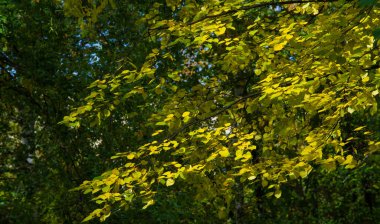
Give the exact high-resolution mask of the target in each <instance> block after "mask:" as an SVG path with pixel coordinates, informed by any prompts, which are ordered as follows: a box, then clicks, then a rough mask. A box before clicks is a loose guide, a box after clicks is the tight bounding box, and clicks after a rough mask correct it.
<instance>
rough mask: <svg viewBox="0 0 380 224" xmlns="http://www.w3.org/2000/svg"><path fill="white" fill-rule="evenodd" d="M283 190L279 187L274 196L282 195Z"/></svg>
mask: <svg viewBox="0 0 380 224" xmlns="http://www.w3.org/2000/svg"><path fill="white" fill-rule="evenodd" d="M281 193H282V192H281V190H280V189H277V190H276V192H274V196H275V197H276V198H280V197H281Z"/></svg>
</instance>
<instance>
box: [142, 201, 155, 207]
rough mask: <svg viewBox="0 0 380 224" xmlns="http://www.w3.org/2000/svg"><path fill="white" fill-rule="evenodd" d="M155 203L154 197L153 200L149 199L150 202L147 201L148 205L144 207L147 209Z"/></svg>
mask: <svg viewBox="0 0 380 224" xmlns="http://www.w3.org/2000/svg"><path fill="white" fill-rule="evenodd" d="M153 204H154V200H153V199H152V200H150V201H148V203H146V205H145V206H144V207H143V208H142V209H146V208H148V207H149V206H151V205H153Z"/></svg>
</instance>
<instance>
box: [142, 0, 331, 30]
mask: <svg viewBox="0 0 380 224" xmlns="http://www.w3.org/2000/svg"><path fill="white" fill-rule="evenodd" d="M337 1H338V0H307V1H300V0H298V1H286V2H264V3H258V4H256V5H251V6H243V7H241V8H238V9H232V10H229V11H226V12H222V13H219V14H216V15H209V16H205V17H203V18H200V19H197V20H195V21H192V22H188V23H186V24H185V25H187V26H190V25H193V24H196V23H199V22H201V21H203V20H206V19H212V18H216V17H219V16H224V15H228V14H231V13H236V12H239V11H242V10H250V9H255V8H261V7H266V6H273V5H289V4H302V3H313V2H315V3H321V2H337ZM168 28H169V27H158V28H154V29H149V30H160V29H168Z"/></svg>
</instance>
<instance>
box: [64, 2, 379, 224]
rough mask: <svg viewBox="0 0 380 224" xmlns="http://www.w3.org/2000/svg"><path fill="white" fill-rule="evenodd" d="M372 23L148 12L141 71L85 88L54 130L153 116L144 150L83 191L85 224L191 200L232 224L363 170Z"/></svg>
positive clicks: (131, 152) (343, 5) (276, 13)
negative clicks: (131, 106) (183, 197)
mask: <svg viewBox="0 0 380 224" xmlns="http://www.w3.org/2000/svg"><path fill="white" fill-rule="evenodd" d="M105 2H107V1H105ZM68 7H70V5H69V6H68ZM168 9H171V12H169V13H168ZM379 13H380V11H379V9H378V4H377V3H376V1H358V2H357V1H334V0H331V1H322V2H321V1H259V2H257V1H240V0H233V1H176V0H172V1H169V0H167V1H166V2H165V3H159V2H156V3H154V4H153V6H152V7H151V9H150V10H149V11H148V13H146V14H144V18H143V19H142V20H141V21H140V22H142V23H145V24H148V26H149V27H148V28H147V30H146V38H148V39H149V40H150V41H151V46H155V47H154V48H153V49H152V50H151V52H150V53H149V54H148V55H147V56H146V58H145V62H143V63H138V64H136V65H134V64H133V61H131V64H132V65H131V67H130V68H128V69H123V70H122V71H119V72H116V73H115V74H113V75H109V76H105V77H104V79H101V80H97V81H95V82H93V83H92V84H91V85H90V88H91V90H92V92H91V93H90V95H89V96H88V97H86V98H85V99H84V100H85V103H84V105H83V106H82V107H79V108H78V109H76V110H74V111H72V113H71V114H70V116H66V117H65V118H64V120H63V123H65V124H67V125H69V126H74V127H80V124H81V123H84V124H85V123H86V122H87V121H88V122H92V123H93V124H100V125H101V123H102V121H103V119H109V118H110V117H112V116H113V114H114V113H118V111H119V110H121V109H120V106H119V105H120V103H121V102H122V103H125V104H128V103H129V102H131V103H132V102H133V103H136V102H140V104H139V106H137V108H138V111H140V112H141V113H142V112H147V111H148V113H149V119H147V121H146V122H145V123H144V124H143V125H142V126H143V128H144V129H143V130H144V131H143V135H144V136H143V138H144V141H145V144H142V145H140V146H139V147H135V148H129V149H128V151H126V152H121V153H117V154H116V155H115V156H113V157H112V158H113V159H114V160H115V165H116V164H122V165H119V166H118V167H116V168H114V169H112V170H109V171H107V172H105V173H103V174H102V175H101V176H99V177H97V178H95V179H93V180H91V181H85V182H84V183H83V184H82V185H81V186H80V187H78V189H80V190H83V191H84V193H92V194H93V197H94V198H93V199H94V200H95V201H96V203H97V204H100V205H101V206H102V208H99V209H96V210H94V211H93V212H92V213H91V214H90V215H89V216H88V217H87V218H86V219H85V220H89V219H92V218H95V217H98V218H100V220H102V221H103V220H105V219H106V218H107V217H109V216H110V214H111V209H112V208H126V209H128V208H130V207H133V206H136V205H140V204H141V203H142V205H141V206H142V207H143V209H146V208H147V207H149V206H151V205H153V204H155V203H160V201H159V200H162V197H163V196H164V195H165V196H166V197H171V196H174V197H175V196H176V195H178V194H179V193H181V192H186V194H189V195H191V196H192V197H193V199H192V200H194V201H199V202H200V203H206V204H208V206H210V207H211V208H214V209H213V210H212V211H213V212H212V213H214V214H215V217H218V218H219V219H221V220H228V219H230V220H234V221H235V222H236V223H240V222H245V221H247V220H249V217H248V216H247V214H248V213H249V210H250V209H251V206H252V205H251V204H252V203H251V202H254V201H255V202H256V203H255V206H257V209H258V210H259V211H262V207H261V206H262V203H261V202H260V200H261V199H262V198H264V197H272V196H274V197H275V198H280V197H281V195H282V192H283V189H285V188H287V186H288V185H291V184H290V183H292V182H294V181H297V180H300V179H303V178H307V177H308V176H309V175H310V173H312V172H313V170H319V169H321V170H323V172H324V171H328V172H331V171H334V170H336V169H337V167H339V166H343V167H345V168H346V169H353V168H355V167H358V166H362V165H363V164H365V162H366V160H367V159H368V158H369V157H370V156H371V155H372V154H373V153H375V152H376V151H377V150H378V148H379V145H380V142H379V141H378V138H377V136H376V135H374V133H375V132H376V130H374V129H371V128H370V127H367V126H365V125H363V124H365V123H366V120H367V119H375V117H374V116H376V112H377V108H378V104H377V101H378V93H379V92H378V86H379V81H380V79H379V72H380V70H379V68H380V67H379V56H378V52H379V48H378V39H379V32H378V27H379V25H380V20H379V19H378V17H379ZM137 113H139V112H137ZM352 119H355V120H356V122H355V125H354V126H353V125H350V121H351V120H352ZM128 121H129V119H128V120H127V122H128ZM150 130H151V131H150ZM338 169H340V168H338ZM191 192H195V193H191Z"/></svg>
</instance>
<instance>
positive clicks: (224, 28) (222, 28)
mask: <svg viewBox="0 0 380 224" xmlns="http://www.w3.org/2000/svg"><path fill="white" fill-rule="evenodd" d="M225 32H226V27H220V28H219V29H218V31H215V34H216V35H218V36H219V35H223V34H224V33H225Z"/></svg>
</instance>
